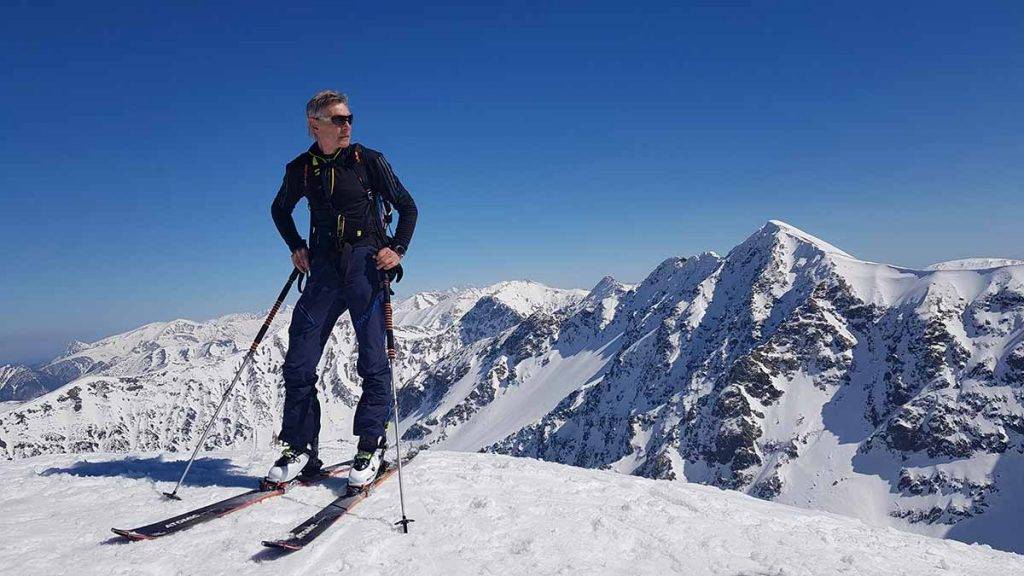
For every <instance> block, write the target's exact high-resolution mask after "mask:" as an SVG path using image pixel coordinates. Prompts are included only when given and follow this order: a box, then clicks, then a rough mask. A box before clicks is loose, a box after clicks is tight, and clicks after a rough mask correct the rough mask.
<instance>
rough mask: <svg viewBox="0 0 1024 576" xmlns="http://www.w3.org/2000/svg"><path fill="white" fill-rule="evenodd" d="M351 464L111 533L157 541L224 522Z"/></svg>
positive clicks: (343, 464)
mask: <svg viewBox="0 0 1024 576" xmlns="http://www.w3.org/2000/svg"><path fill="white" fill-rule="evenodd" d="M351 464H352V461H351V460H347V461H345V462H339V463H338V464H332V465H330V466H324V468H323V469H322V470H321V471H320V474H319V475H317V476H316V477H312V478H304V477H302V476H300V477H298V478H295V479H294V480H290V481H288V482H285V483H282V484H276V485H273V486H271V487H260V488H254V489H252V490H249V491H248V492H243V493H242V494H238V495H235V496H232V497H230V498H225V499H224V500H221V501H219V502H214V503H213V504H209V505H207V506H203V507H202V508H196V509H195V510H191V511H189V512H185V513H184V514H179V515H177V516H174V517H172V518H167V519H166V520H161V521H159V522H154V523H152V524H147V525H146V526H140V527H138V528H132V529H130V530H126V529H122V528H111V529H110V530H111V531H112V532H113V533H114V534H117V535H119V536H123V537H125V538H127V539H129V540H132V541H138V540H153V539H154V538H159V537H161V536H166V535H168V534H174V533H175V532H180V531H182V530H186V529H188V528H191V527H193V526H195V525H197V524H202V523H203V522H207V521H209V520H213V519H214V518H220V517H221V516H224V515H225V514H229V513H231V512H235V511H238V510H241V509H242V508H246V507H248V506H252V505H253V504H256V503H257V502H262V501H264V500H266V499H268V498H273V497H274V496H280V495H282V494H284V493H285V492H288V491H289V490H291V489H292V488H294V487H296V486H311V485H313V484H316V483H318V482H320V481H321V480H323V479H325V478H330V477H333V476H339V475H341V474H344V473H345V472H347V471H348V469H349V467H350V466H351Z"/></svg>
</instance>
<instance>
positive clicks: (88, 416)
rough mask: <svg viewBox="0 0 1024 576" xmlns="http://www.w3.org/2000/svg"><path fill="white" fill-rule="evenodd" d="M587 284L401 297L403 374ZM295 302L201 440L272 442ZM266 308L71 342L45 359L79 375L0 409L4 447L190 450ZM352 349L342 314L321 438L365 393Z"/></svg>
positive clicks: (332, 434) (15, 450)
mask: <svg viewBox="0 0 1024 576" xmlns="http://www.w3.org/2000/svg"><path fill="white" fill-rule="evenodd" d="M583 295H584V293H583V292H582V291H577V290H560V289H555V288H550V287H547V286H543V285H541V284H536V283H532V282H525V281H519V282H502V283H499V284H495V285H493V286H488V287H483V288H465V289H460V290H450V291H448V292H444V293H424V294H417V295H414V296H412V297H410V298H408V299H406V300H404V301H400V302H397V304H396V314H395V317H396V336H397V341H398V346H399V355H400V356H399V360H398V364H397V365H396V380H397V382H398V383H399V385H401V383H402V382H404V381H406V380H409V379H411V378H412V377H413V376H415V375H417V374H420V373H422V372H423V370H424V369H425V368H426V367H428V366H431V365H433V364H434V363H436V362H437V361H438V360H439V359H440V358H443V357H446V356H448V355H450V354H451V353H452V352H453V351H454V350H457V349H460V348H461V347H463V346H467V345H471V344H472V343H473V342H475V341H476V340H480V339H486V338H489V337H491V336H493V334H495V333H497V332H500V331H501V330H504V329H506V328H508V327H509V326H514V325H516V324H518V323H519V322H520V321H522V320H523V319H524V318H525V317H527V316H529V315H530V314H532V313H534V312H548V311H552V310H555V309H558V308H560V307H563V306H565V305H568V304H571V303H574V302H577V301H579V300H580V299H581V298H582V297H583ZM292 310H293V309H292V308H291V307H285V308H283V309H282V310H281V311H280V312H279V313H278V315H277V317H276V318H275V320H274V324H273V325H272V327H271V330H270V332H268V335H267V337H266V339H265V340H264V342H263V344H262V345H261V346H260V347H259V349H258V350H257V353H256V356H255V358H254V361H253V363H252V364H250V366H249V367H248V368H247V369H246V371H245V373H244V374H243V376H242V379H241V381H240V384H239V385H238V386H237V387H236V388H235V391H234V393H233V394H232V396H231V398H230V400H229V402H228V403H227V404H226V405H225V407H224V410H223V412H222V413H221V415H220V417H219V418H218V421H217V422H216V423H215V425H214V427H213V429H212V432H211V435H210V437H209V438H207V441H206V444H205V448H206V449H217V448H226V447H232V446H237V445H239V444H243V445H245V444H248V445H253V446H260V447H265V446H267V445H269V443H270V441H271V439H272V438H273V435H274V434H275V432H276V430H277V429H278V426H279V424H280V414H281V403H282V402H283V388H282V384H283V383H282V378H281V366H282V364H283V359H284V354H285V351H286V350H287V346H288V333H287V326H288V322H289V320H290V318H291V313H292ZM264 319H265V313H260V314H231V315H227V316H223V317H220V318H215V319H212V320H209V321H205V322H194V321H190V320H181V319H179V320H174V321H171V322H158V323H152V324H147V325H145V326H142V327H140V328H138V329H135V330H132V331H129V332H126V333H123V334H118V335H115V336H111V337H109V338H104V339H103V340H100V341H98V342H95V343H92V344H83V343H77V344H75V345H73V346H72V347H70V348H69V350H68V351H67V352H66V353H65V354H63V355H62V356H61V357H59V358H57V359H55V360H54V361H52V362H50V363H48V364H47V365H45V366H44V367H43V368H42V370H51V371H54V373H57V372H59V373H62V374H65V375H69V376H72V377H73V378H72V380H71V381H70V382H69V383H68V384H66V385H64V386H62V387H60V388H58V389H56V390H54V391H53V392H50V393H48V394H46V395H44V396H41V397H39V398H35V399H33V400H31V401H27V402H24V403H23V404H21V405H18V406H16V407H12V408H11V409H9V410H5V411H4V412H3V413H0V454H3V455H4V456H6V457H9V458H20V457H26V456H33V455H37V454H43V453H54V452H58V453H60V452H97V451H109V452H139V451H152V450H168V451H187V450H191V449H192V448H193V447H194V445H195V443H196V442H198V440H199V435H200V434H201V433H202V429H201V427H202V426H205V424H206V422H208V421H209V419H210V417H211V415H212V413H213V410H214V409H215V408H216V406H217V403H218V402H219V401H220V398H221V397H222V395H223V391H224V390H225V389H226V387H227V386H228V384H229V383H230V382H231V380H232V378H233V377H234V374H235V371H236V370H237V369H238V367H239V365H240V364H241V361H242V357H243V356H244V354H245V352H246V351H247V350H248V347H249V345H250V344H251V341H252V338H253V337H254V336H255V334H256V332H257V331H258V330H259V327H260V326H261V325H262V324H263V322H264ZM354 358H355V338H354V334H353V331H352V327H351V322H350V319H349V317H348V315H347V314H345V315H343V316H342V318H341V319H340V320H339V322H338V324H337V326H336V327H335V329H334V331H333V332H332V334H331V337H330V340H329V341H328V344H327V347H326V349H325V351H324V356H323V359H322V360H321V365H320V374H321V379H320V381H319V382H318V387H319V388H320V395H321V401H322V402H323V404H324V411H323V413H324V415H325V420H326V421H325V422H324V427H323V434H322V437H323V438H324V439H334V438H340V437H348V436H349V435H350V430H351V421H352V413H353V411H354V407H355V404H356V401H357V399H358V394H359V377H358V375H357V373H356V367H355V362H354Z"/></svg>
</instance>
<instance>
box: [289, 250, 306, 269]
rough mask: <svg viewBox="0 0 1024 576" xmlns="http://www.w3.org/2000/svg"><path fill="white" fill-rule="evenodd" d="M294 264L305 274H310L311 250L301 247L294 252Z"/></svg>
mask: <svg viewBox="0 0 1024 576" xmlns="http://www.w3.org/2000/svg"><path fill="white" fill-rule="evenodd" d="M292 264H293V265H294V266H295V267H296V268H298V269H299V272H302V273H303V274H309V250H307V249H305V248H299V249H298V250H296V251H295V252H292Z"/></svg>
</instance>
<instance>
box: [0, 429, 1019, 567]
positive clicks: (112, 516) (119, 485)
mask: <svg viewBox="0 0 1024 576" xmlns="http://www.w3.org/2000/svg"><path fill="white" fill-rule="evenodd" d="M335 450H336V451H337V454H328V456H333V457H332V458H329V460H330V461H334V459H335V458H334V457H336V458H338V459H340V458H341V457H343V455H344V454H347V453H348V450H346V449H345V448H336V449H335ZM267 458H268V461H267V462H262V461H252V460H250V459H249V458H248V456H247V455H246V454H238V453H235V454H211V455H207V456H206V457H205V458H204V459H202V460H200V461H199V462H198V463H197V465H196V467H195V468H194V471H195V476H192V477H191V478H190V481H191V482H192V484H189V485H186V486H185V487H184V488H182V491H181V495H182V496H184V498H185V501H184V502H170V501H167V500H166V499H164V498H163V497H162V496H161V495H160V491H164V490H169V489H171V488H172V487H173V482H174V480H175V479H176V476H177V474H180V471H181V465H182V462H180V461H167V460H164V459H162V458H160V457H150V458H139V459H134V460H132V459H129V460H124V459H123V457H121V456H118V455H106V456H99V457H97V456H95V455H93V456H90V457H89V460H88V461H85V460H80V457H75V456H40V457H36V458H30V459H26V460H21V461H14V462H6V463H4V464H3V465H2V466H0V486H3V490H2V491H0V507H2V509H3V514H2V515H0V533H3V534H4V535H5V537H6V538H5V540H6V542H7V545H6V546H5V547H3V548H2V549H0V566H2V567H3V572H4V573H5V574H76V575H77V574H154V575H163V574H230V575H232V576H235V575H239V574H274V575H279V574H337V573H358V574H360V576H370V575H381V576H384V575H388V576H393V575H395V574H426V575H429V574H438V575H442V574H443V575H445V576H461V575H470V574H473V575H477V574H494V575H498V574H501V575H507V574H524V575H526V574H529V575H531V576H532V575H539V574H616V575H619V574H687V575H733V576H735V575H740V574H746V575H755V574H765V575H779V576H797V575H815V576H818V575H829V574H856V575H871V574H878V575H886V576H890V575H916V574H921V575H925V574H927V575H934V574H950V575H958V576H959V575H973V574H977V575H989V574H1000V575H1004V574H1005V575H1010V574H1024V557H1021V556H1018V555H1015V554H1011V553H1006V552H1000V551H996V550H993V549H991V548H989V547H987V546H977V545H973V546H972V545H967V544H963V543H960V542H955V541H950V540H938V539H933V538H928V537H924V536H918V535H914V534H909V533H906V532H900V531H897V530H894V529H888V528H887V529H879V528H871V527H869V526H867V525H865V524H863V523H861V522H860V521H858V520H854V519H851V518H847V517H843V516H838V515H833V514H828V513H824V512H817V511H811V510H803V509H798V508H792V507H788V506H784V505H780V504H775V503H772V502H766V501H762V500H757V499H754V498H751V497H748V496H745V495H743V494H740V493H737V492H729V491H723V490H719V489H717V488H712V487H707V486H701V485H694V484H686V483H681V482H668V481H656V480H649V479H644V478H637V477H632V476H626V475H621V474H617V473H614V472H607V471H598V470H586V469H581V468H574V467H569V466H564V465H559V464H552V463H547V462H540V461H536V460H530V459H517V458H511V457H507V456H498V455H491V454H471V453H455V452H433V451H429V450H428V451H425V452H422V453H421V454H420V455H419V456H417V458H416V460H414V461H413V462H412V463H411V464H410V465H409V466H408V467H406V468H405V483H406V484H405V485H406V495H407V512H408V516H409V517H410V518H413V519H415V520H416V522H414V523H413V524H412V525H411V526H410V533H409V534H407V535H406V534H401V533H400V532H398V531H396V530H395V528H394V527H393V526H392V523H393V522H394V521H396V520H398V519H399V518H400V512H399V507H398V482H397V478H395V479H393V480H390V481H389V482H388V483H387V484H385V485H384V486H382V487H381V488H380V489H379V490H378V491H377V492H376V493H375V494H374V495H373V496H372V497H371V498H369V499H367V500H365V501H364V502H363V503H361V504H360V505H359V506H358V507H356V508H354V509H353V511H352V513H351V515H350V516H349V517H346V518H343V519H342V520H341V521H340V522H339V523H338V524H337V525H335V526H334V527H332V528H331V529H330V530H329V531H328V532H327V533H326V534H324V535H323V536H321V538H320V539H318V540H317V541H316V542H315V543H314V544H312V545H311V546H310V547H309V548H307V549H305V550H303V551H300V552H297V553H295V554H291V555H285V556H281V555H279V554H278V553H276V552H274V551H271V550H265V549H263V547H262V546H261V545H260V541H261V540H263V539H270V538H274V537H279V536H283V535H284V534H285V533H286V532H287V530H288V529H289V528H291V527H292V526H294V525H296V524H298V523H299V522H300V521H302V520H304V519H305V518H306V517H308V516H309V515H311V514H313V513H314V512H315V511H316V510H318V509H319V508H320V507H321V506H323V505H324V504H327V503H328V502H330V501H331V500H332V499H333V497H334V495H335V493H337V492H338V491H340V490H341V488H342V485H343V483H342V482H341V481H340V480H331V481H328V482H327V483H326V484H325V485H323V486H318V487H310V488H300V489H296V490H294V491H292V492H290V493H288V494H286V495H285V496H282V497H278V498H275V499H271V500H268V501H266V502H263V503H261V504H256V505H254V506H253V507H251V508H248V509H246V510H243V511H240V512H236V513H234V514H231V515H228V516H226V517H224V518H221V519H218V520H214V521H211V522H210V523H207V524H204V525H200V526H197V527H195V528H192V529H191V530H187V531H184V532H182V533H179V534H175V535H171V536H167V537H165V538H162V539H158V540H154V541H149V542H137V543H122V541H121V540H120V539H119V538H117V537H114V535H113V534H111V533H110V532H109V528H110V527H112V526H117V527H123V528H130V527H134V526H137V525H141V524H145V523H148V522H151V521H155V520H158V519H160V518H163V517H166V516H170V515H172V514H176V513H180V512H182V511H185V510H187V509H190V508H194V507H197V506H199V505H203V504H206V503H208V502H211V501H213V500H216V499H218V498H223V497H225V496H228V495H230V494H234V493H236V492H239V491H242V490H244V488H245V487H246V486H248V485H251V482H252V481H253V478H254V477H256V476H258V475H260V474H262V472H263V471H264V470H265V469H266V467H267V466H269V463H270V462H269V460H270V459H272V456H270V455H268V457H267ZM154 479H156V480H154Z"/></svg>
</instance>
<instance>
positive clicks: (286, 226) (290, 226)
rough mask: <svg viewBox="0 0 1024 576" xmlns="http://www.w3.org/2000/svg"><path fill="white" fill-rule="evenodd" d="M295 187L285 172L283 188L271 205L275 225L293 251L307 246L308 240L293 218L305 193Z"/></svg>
mask: <svg viewBox="0 0 1024 576" xmlns="http://www.w3.org/2000/svg"><path fill="white" fill-rule="evenodd" d="M294 188H295V187H294V186H291V185H290V184H289V178H288V174H287V173H285V176H284V180H283V181H282V182H281V188H280V189H278V191H277V196H275V197H274V202H273V203H272V204H271V205H270V216H271V217H272V218H273V219H274V225H275V226H277V231H278V232H279V233H280V234H281V237H282V238H284V241H285V243H287V244H288V249H289V250H291V251H292V252H293V253H294V252H295V251H296V250H298V249H300V248H306V241H305V240H303V239H302V236H300V235H299V231H298V230H297V229H296V228H295V220H294V219H293V218H292V211H294V210H295V205H296V204H297V203H298V202H299V199H301V198H302V195H303V194H302V191H301V190H294Z"/></svg>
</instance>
